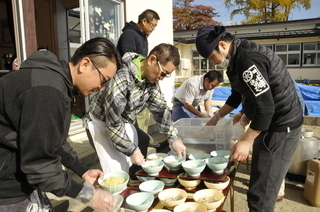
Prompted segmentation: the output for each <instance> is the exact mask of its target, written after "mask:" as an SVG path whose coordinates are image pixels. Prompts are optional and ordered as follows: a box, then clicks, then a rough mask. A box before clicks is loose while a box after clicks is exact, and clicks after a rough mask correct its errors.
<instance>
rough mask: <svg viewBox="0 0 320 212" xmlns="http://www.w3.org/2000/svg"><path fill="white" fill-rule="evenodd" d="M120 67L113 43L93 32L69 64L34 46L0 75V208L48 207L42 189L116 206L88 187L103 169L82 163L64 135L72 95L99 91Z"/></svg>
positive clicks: (100, 206) (102, 206) (32, 209)
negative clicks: (13, 67) (14, 68)
mask: <svg viewBox="0 0 320 212" xmlns="http://www.w3.org/2000/svg"><path fill="white" fill-rule="evenodd" d="M120 66H121V58H120V55H119V53H118V52H117V49H116V47H115V46H114V45H113V44H112V43H111V42H110V41H109V40H107V39H104V38H94V39H91V40H89V41H87V42H86V43H84V44H83V45H82V46H81V47H79V48H78V49H77V51H76V52H75V54H74V56H73V57H72V58H71V61H70V62H69V63H66V62H64V61H60V60H58V58H57V57H56V56H55V55H54V54H53V53H52V52H49V51H46V50H44V51H37V52H34V53H33V54H31V55H30V56H29V57H28V58H27V59H26V60H25V61H23V62H22V64H21V67H20V70H17V71H13V72H12V73H9V74H7V75H6V76H4V77H2V78H0V211H10V212H11V211H12V212H15V211H17V212H21V211H28V212H38V211H53V209H52V206H51V204H50V201H49V200H48V198H47V196H46V195H45V193H44V192H51V193H53V194H55V195H56V196H59V197H61V196H69V197H72V198H76V199H78V200H80V201H81V202H83V203H88V204H89V205H91V206H92V207H94V208H96V209H98V210H99V211H105V212H106V211H112V210H113V209H115V208H116V206H117V204H118V200H117V199H116V198H115V197H114V196H113V195H112V194H110V193H109V192H106V191H104V190H102V189H95V188H94V186H93V185H95V186H97V185H98V184H97V180H98V178H99V177H102V174H103V173H102V171H100V170H97V169H88V167H86V166H85V165H84V164H82V162H81V161H80V160H79V158H78V157H77V154H76V153H75V152H74V150H73V149H72V148H71V146H70V145H69V143H68V142H67V140H66V139H67V136H68V131H69V126H70V121H71V106H72V101H73V98H74V96H75V95H78V94H81V95H84V96H87V95H89V94H92V93H93V92H95V91H98V90H102V89H103V88H104V84H105V83H106V82H107V81H109V80H110V79H111V78H112V77H113V76H114V74H115V72H116V70H117V69H119V68H120ZM62 165H64V166H65V167H67V168H69V169H71V170H72V171H74V172H75V173H76V174H77V175H79V176H80V177H82V179H84V180H86V182H85V184H81V183H77V182H76V181H74V180H73V179H72V177H71V175H69V174H68V173H67V172H66V171H65V170H64V169H63V167H62Z"/></svg>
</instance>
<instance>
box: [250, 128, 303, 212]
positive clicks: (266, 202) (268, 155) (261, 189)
mask: <svg viewBox="0 0 320 212" xmlns="http://www.w3.org/2000/svg"><path fill="white" fill-rule="evenodd" d="M300 132H301V127H299V128H297V129H293V130H290V132H267V131H266V132H261V133H260V135H259V136H258V137H257V138H256V139H255V141H254V144H253V154H252V164H251V174H250V186H249V191H248V193H247V198H248V206H249V209H250V212H273V211H274V206H275V202H276V198H277V195H278V191H279V189H280V186H281V183H282V181H283V179H284V178H285V175H286V173H287V171H288V169H289V166H290V163H291V160H292V157H293V155H294V152H295V150H296V147H297V144H298V141H299V140H300Z"/></svg>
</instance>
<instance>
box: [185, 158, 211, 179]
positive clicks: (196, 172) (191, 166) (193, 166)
mask: <svg viewBox="0 0 320 212" xmlns="http://www.w3.org/2000/svg"><path fill="white" fill-rule="evenodd" d="M205 167H206V162H204V161H203V160H188V161H185V162H183V163H182V168H183V169H184V170H185V171H186V172H187V173H188V175H190V176H191V177H199V176H200V174H201V172H202V171H203V170H204V168H205Z"/></svg>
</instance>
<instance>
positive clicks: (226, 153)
mask: <svg viewBox="0 0 320 212" xmlns="http://www.w3.org/2000/svg"><path fill="white" fill-rule="evenodd" d="M230 152H231V151H230V150H222V149H221V150H214V151H212V152H210V155H211V156H212V157H225V158H229V157H230Z"/></svg>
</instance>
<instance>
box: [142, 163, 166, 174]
mask: <svg viewBox="0 0 320 212" xmlns="http://www.w3.org/2000/svg"><path fill="white" fill-rule="evenodd" d="M163 165H164V163H163V161H162V160H147V161H146V162H144V163H143V164H142V165H141V167H142V169H143V170H144V171H145V172H147V173H148V175H150V176H157V175H158V174H159V172H160V171H161V170H162V168H163Z"/></svg>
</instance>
